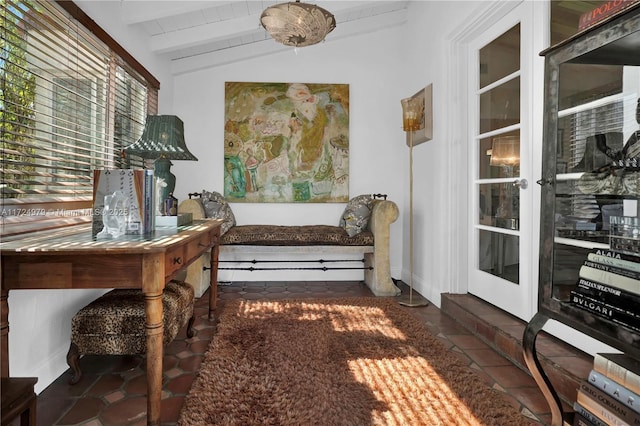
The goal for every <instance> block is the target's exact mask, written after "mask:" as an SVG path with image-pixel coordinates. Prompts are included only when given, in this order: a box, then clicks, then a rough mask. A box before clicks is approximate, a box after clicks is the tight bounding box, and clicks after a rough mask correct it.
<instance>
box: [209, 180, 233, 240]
mask: <svg viewBox="0 0 640 426" xmlns="http://www.w3.org/2000/svg"><path fill="white" fill-rule="evenodd" d="M201 200H202V206H203V207H204V215H205V217H213V218H216V219H222V220H223V221H224V222H223V223H222V226H221V227H220V235H223V234H224V233H225V232H227V231H228V230H229V229H230V228H231V227H232V226H235V224H236V217H235V216H234V215H233V212H232V211H231V206H230V205H229V203H227V200H225V199H224V197H223V196H222V195H221V194H220V193H218V192H215V191H211V192H209V191H202V197H201Z"/></svg>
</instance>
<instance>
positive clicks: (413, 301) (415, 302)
mask: <svg viewBox="0 0 640 426" xmlns="http://www.w3.org/2000/svg"><path fill="white" fill-rule="evenodd" d="M398 304H399V305H402V306H408V307H409V308H417V307H418V306H429V302H428V301H427V300H426V299H423V298H422V297H419V298H417V297H413V298H408V299H407V300H400V301H398Z"/></svg>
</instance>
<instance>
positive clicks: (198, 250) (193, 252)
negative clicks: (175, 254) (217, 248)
mask: <svg viewBox="0 0 640 426" xmlns="http://www.w3.org/2000/svg"><path fill="white" fill-rule="evenodd" d="M211 245H212V241H211V237H210V235H200V236H199V237H198V238H196V239H195V240H193V241H190V242H189V244H187V247H186V249H185V250H186V260H187V262H188V261H190V260H191V259H195V258H196V257H198V256H199V255H201V254H202V253H204V252H205V251H207V250H209V248H211Z"/></svg>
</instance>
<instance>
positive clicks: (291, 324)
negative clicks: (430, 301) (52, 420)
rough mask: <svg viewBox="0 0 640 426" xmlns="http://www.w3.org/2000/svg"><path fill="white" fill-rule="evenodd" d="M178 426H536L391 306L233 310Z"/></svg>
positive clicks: (364, 302) (339, 303) (304, 303)
mask: <svg viewBox="0 0 640 426" xmlns="http://www.w3.org/2000/svg"><path fill="white" fill-rule="evenodd" d="M219 321H220V323H219V325H218V330H217V332H216V334H215V336H214V337H213V340H212V342H211V345H210V347H209V349H208V351H207V353H206V354H205V358H204V360H203V362H202V365H201V368H200V371H199V374H198V377H197V378H196V380H195V381H194V384H193V387H192V388H191V391H190V392H189V394H188V395H187V398H186V400H185V404H184V406H183V409H182V412H181V414H180V418H179V421H178V424H179V425H185V426H186V425H189V426H191V425H242V426H248V425H296V426H300V425H354V426H363V425H411V426H417V425H429V426H434V425H446V426H451V425H500V426H507V425H508V426H513V425H528V424H531V422H530V421H529V420H527V419H526V418H525V417H524V416H522V415H521V414H519V413H518V412H517V411H516V410H515V409H514V408H513V407H512V406H511V405H509V404H508V403H507V402H506V401H505V400H504V398H503V397H502V396H501V395H500V394H499V392H498V391H496V390H494V389H491V388H489V387H488V386H487V385H486V384H485V383H484V382H483V381H482V380H481V379H480V378H479V377H478V376H477V375H476V374H475V373H474V372H473V371H472V370H470V369H469V368H468V367H466V366H465V365H463V364H462V362H461V361H460V360H459V359H458V358H457V357H456V356H453V355H452V354H451V353H450V352H449V351H448V350H447V348H446V347H445V346H444V345H443V344H442V343H441V342H440V341H438V339H437V338H436V337H434V336H433V335H432V334H431V333H430V332H429V331H428V330H427V329H426V327H425V326H424V325H422V324H421V323H420V322H419V321H418V320H417V319H416V318H415V317H414V316H413V315H412V314H411V313H409V312H407V308H402V307H400V306H398V304H397V302H395V301H394V300H392V299H389V298H342V299H300V300H284V301H232V302H226V303H225V306H224V308H223V311H222V313H221V314H220V318H219Z"/></svg>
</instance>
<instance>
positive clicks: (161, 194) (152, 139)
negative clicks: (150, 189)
mask: <svg viewBox="0 0 640 426" xmlns="http://www.w3.org/2000/svg"><path fill="white" fill-rule="evenodd" d="M125 152H126V153H127V154H132V155H138V156H140V157H142V158H145V159H150V160H156V161H155V165H154V175H155V177H156V184H157V185H160V188H159V189H158V198H159V200H157V201H158V211H159V212H162V208H161V207H160V206H162V205H164V200H166V199H167V198H169V196H170V195H172V194H173V191H174V189H175V186H176V177H175V175H173V173H171V170H170V169H171V165H172V163H171V161H170V160H193V161H197V160H198V159H197V158H196V156H195V155H193V154H192V153H191V152H189V149H188V148H187V145H186V143H185V140H184V123H183V122H182V120H181V119H180V118H179V117H177V116H175V115H148V116H147V120H146V122H145V126H144V131H143V132H142V136H141V137H140V139H138V141H137V142H135V143H134V144H131V145H129V146H128V147H127V148H125Z"/></svg>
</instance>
